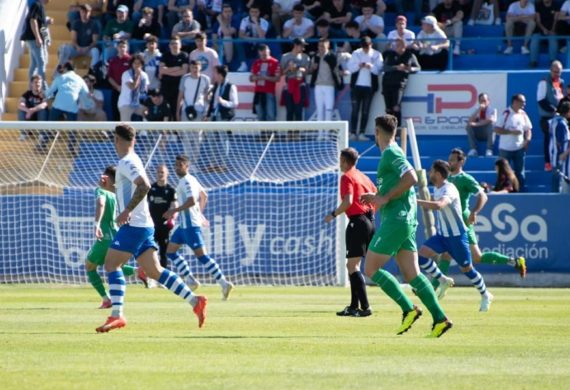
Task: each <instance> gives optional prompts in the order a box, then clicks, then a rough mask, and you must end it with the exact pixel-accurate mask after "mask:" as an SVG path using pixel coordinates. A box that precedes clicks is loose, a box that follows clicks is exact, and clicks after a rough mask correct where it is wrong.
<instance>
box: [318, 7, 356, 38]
mask: <svg viewBox="0 0 570 390" xmlns="http://www.w3.org/2000/svg"><path fill="white" fill-rule="evenodd" d="M325 4H326V5H325V7H324V13H323V19H325V20H327V21H328V22H329V23H330V25H331V31H333V32H334V34H336V35H338V36H341V37H343V36H346V33H345V27H346V28H348V26H347V23H349V22H350V21H351V20H352V10H351V9H350V4H349V1H348V0H332V1H331V2H327V3H325Z"/></svg>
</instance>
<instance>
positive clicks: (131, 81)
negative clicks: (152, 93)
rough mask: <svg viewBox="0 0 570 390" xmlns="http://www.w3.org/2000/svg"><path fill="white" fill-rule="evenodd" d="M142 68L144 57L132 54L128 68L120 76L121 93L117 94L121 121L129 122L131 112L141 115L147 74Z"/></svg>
mask: <svg viewBox="0 0 570 390" xmlns="http://www.w3.org/2000/svg"><path fill="white" fill-rule="evenodd" d="M143 69H144V57H143V55H142V54H141V53H137V54H135V55H133V57H132V58H131V66H130V69H129V70H126V71H124V72H123V75H122V76H121V94H120V95H119V102H118V104H117V105H118V107H119V112H120V113H121V122H130V121H131V120H132V116H133V114H137V115H140V116H143V114H144V106H143V105H142V102H143V101H144V99H146V93H147V91H148V75H147V74H146V72H145V71H144V70H143Z"/></svg>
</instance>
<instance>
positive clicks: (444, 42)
mask: <svg viewBox="0 0 570 390" xmlns="http://www.w3.org/2000/svg"><path fill="white" fill-rule="evenodd" d="M417 41H418V43H417V45H418V47H419V55H418V61H419V62H420V65H421V67H422V69H423V70H440V71H444V70H445V69H446V68H447V60H448V58H447V53H448V49H449V40H448V39H447V35H445V32H444V31H443V30H442V29H440V28H439V26H438V24H437V20H436V19H435V17H434V16H431V15H428V16H426V17H425V18H423V20H422V31H420V32H419V33H418V35H417Z"/></svg>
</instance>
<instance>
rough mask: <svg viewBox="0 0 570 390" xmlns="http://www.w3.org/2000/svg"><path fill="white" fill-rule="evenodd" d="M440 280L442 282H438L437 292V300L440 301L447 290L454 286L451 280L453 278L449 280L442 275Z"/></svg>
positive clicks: (453, 281)
mask: <svg viewBox="0 0 570 390" xmlns="http://www.w3.org/2000/svg"><path fill="white" fill-rule="evenodd" d="M442 278H443V281H442V280H440V281H439V290H438V292H437V299H440V300H441V299H443V298H444V297H445V294H446V293H447V290H448V289H449V288H450V287H453V286H454V285H455V280H453V278H450V277H449V276H445V275H443V276H442ZM440 279H441V278H440Z"/></svg>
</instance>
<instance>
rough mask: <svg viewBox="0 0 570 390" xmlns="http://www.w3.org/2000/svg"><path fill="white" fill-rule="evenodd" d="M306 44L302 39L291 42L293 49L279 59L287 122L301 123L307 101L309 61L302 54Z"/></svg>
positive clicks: (307, 57) (306, 56)
mask: <svg viewBox="0 0 570 390" xmlns="http://www.w3.org/2000/svg"><path fill="white" fill-rule="evenodd" d="M305 46H307V43H306V42H305V40H304V39H303V38H295V39H294V40H293V49H291V51H290V52H289V53H285V54H284V55H283V56H282V57H281V61H280V66H281V72H282V74H283V75H284V76H285V86H284V87H283V98H284V99H283V100H284V102H285V107H286V110H287V121H302V120H303V108H304V107H305V105H306V104H307V103H308V101H307V85H306V84H305V76H306V75H307V73H308V71H309V67H310V65H311V59H310V58H309V56H308V55H307V54H305V53H304V51H305Z"/></svg>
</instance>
